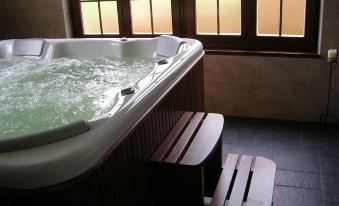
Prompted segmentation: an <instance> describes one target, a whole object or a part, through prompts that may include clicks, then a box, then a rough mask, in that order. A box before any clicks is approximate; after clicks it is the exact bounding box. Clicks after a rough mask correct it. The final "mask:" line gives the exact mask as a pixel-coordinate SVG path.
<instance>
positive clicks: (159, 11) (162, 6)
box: [152, 0, 173, 34]
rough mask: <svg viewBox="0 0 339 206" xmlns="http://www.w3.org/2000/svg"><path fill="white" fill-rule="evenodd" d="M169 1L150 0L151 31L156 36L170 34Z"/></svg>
mask: <svg viewBox="0 0 339 206" xmlns="http://www.w3.org/2000/svg"><path fill="white" fill-rule="evenodd" d="M171 8H172V6H171V0H152V11H153V29H154V33H156V34H172V33H173V31H172V9H171Z"/></svg>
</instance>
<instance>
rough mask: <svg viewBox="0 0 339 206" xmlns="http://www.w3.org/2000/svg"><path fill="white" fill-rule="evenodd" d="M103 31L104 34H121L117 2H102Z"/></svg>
mask: <svg viewBox="0 0 339 206" xmlns="http://www.w3.org/2000/svg"><path fill="white" fill-rule="evenodd" d="M100 9H101V20H102V30H103V33H104V34H119V21H118V7H117V2H116V1H102V2H100Z"/></svg>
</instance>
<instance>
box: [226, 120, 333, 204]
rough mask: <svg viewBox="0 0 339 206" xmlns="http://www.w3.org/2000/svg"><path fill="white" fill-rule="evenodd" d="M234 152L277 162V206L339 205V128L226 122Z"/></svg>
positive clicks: (230, 148)
mask: <svg viewBox="0 0 339 206" xmlns="http://www.w3.org/2000/svg"><path fill="white" fill-rule="evenodd" d="M228 153H237V154H246V155H258V156H264V157H267V158H269V159H272V160H274V161H275V163H276V164H277V173H276V179H275V187H274V194H273V205H274V206H339V128H334V127H324V126H320V125H318V124H312V123H300V122H290V121H277V120H262V119H250V118H233V117H225V126H224V132H223V155H224V157H223V159H224V160H225V157H226V155H227V154H228Z"/></svg>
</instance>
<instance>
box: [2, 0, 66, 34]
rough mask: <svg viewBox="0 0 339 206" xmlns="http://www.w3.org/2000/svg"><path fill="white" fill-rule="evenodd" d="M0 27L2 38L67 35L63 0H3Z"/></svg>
mask: <svg viewBox="0 0 339 206" xmlns="http://www.w3.org/2000/svg"><path fill="white" fill-rule="evenodd" d="M0 28H1V29H0V39H11V38H62V37H66V24H65V21H64V12H63V5H62V0H1V1H0Z"/></svg>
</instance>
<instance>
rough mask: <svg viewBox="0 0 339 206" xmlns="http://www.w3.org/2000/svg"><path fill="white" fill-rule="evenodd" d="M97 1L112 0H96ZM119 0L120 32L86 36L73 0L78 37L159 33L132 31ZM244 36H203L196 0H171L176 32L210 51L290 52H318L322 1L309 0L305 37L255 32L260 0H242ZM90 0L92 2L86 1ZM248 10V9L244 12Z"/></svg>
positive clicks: (127, 12)
mask: <svg viewBox="0 0 339 206" xmlns="http://www.w3.org/2000/svg"><path fill="white" fill-rule="evenodd" d="M93 1H94V2H98V1H99V2H100V1H112V0H93ZM115 1H117V7H118V17H119V30H120V34H119V35H85V34H84V33H83V29H82V19H81V11H80V0H71V2H72V11H73V27H74V36H75V37H132V38H137V37H154V36H159V35H158V34H133V32H132V19H131V13H130V12H131V10H130V3H129V2H130V1H129V0H115ZM241 1H242V2H241V10H242V12H241V19H242V22H241V35H235V36H232V35H200V34H197V33H196V18H195V16H196V12H195V0H171V3H172V23H173V35H175V36H180V37H188V38H194V39H198V40H200V41H201V42H202V43H203V45H204V47H205V49H206V50H207V51H209V52H211V53H228V52H232V51H235V52H236V53H237V54H238V53H239V51H243V52H249V53H251V52H255V51H263V53H264V54H265V53H270V52H271V53H281V52H287V53H290V54H293V53H295V54H297V53H299V54H300V53H304V54H316V53H317V49H318V32H319V31H318V30H319V14H320V1H319V0H307V4H306V18H305V36H304V37H269V36H257V35H256V21H257V19H256V15H257V13H256V12H257V7H256V6H257V0H241ZM87 2H90V1H88V0H87ZM244 11H245V12H244Z"/></svg>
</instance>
